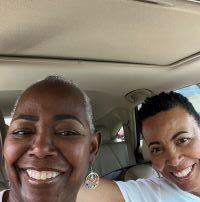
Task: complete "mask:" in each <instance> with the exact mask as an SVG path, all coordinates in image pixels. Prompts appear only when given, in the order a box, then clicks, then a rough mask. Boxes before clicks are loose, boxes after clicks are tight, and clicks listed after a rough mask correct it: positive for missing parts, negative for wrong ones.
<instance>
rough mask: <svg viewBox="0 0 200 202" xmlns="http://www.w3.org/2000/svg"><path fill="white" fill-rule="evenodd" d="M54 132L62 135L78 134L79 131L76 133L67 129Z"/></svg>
mask: <svg viewBox="0 0 200 202" xmlns="http://www.w3.org/2000/svg"><path fill="white" fill-rule="evenodd" d="M56 134H57V135H60V136H64V137H67V136H77V135H79V133H77V132H75V131H69V130H60V131H57V132H56Z"/></svg>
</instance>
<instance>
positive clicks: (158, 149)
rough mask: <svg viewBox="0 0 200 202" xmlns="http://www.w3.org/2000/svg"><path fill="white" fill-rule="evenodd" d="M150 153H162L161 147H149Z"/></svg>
mask: <svg viewBox="0 0 200 202" xmlns="http://www.w3.org/2000/svg"><path fill="white" fill-rule="evenodd" d="M150 153H151V154H152V155H159V154H161V153H162V148H161V147H154V148H151V149H150Z"/></svg>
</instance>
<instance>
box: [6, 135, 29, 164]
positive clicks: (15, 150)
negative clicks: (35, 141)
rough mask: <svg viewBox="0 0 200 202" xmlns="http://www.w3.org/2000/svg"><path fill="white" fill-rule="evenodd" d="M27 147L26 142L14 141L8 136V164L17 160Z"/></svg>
mask: <svg viewBox="0 0 200 202" xmlns="http://www.w3.org/2000/svg"><path fill="white" fill-rule="evenodd" d="M25 148H26V144H25V143H23V144H22V143H21V142H18V141H14V140H12V139H11V138H9V137H7V138H6V140H5V143H4V158H5V161H6V162H7V165H11V164H13V163H15V162H16V161H17V159H18V158H19V157H20V156H21V155H23V153H24V150H25Z"/></svg>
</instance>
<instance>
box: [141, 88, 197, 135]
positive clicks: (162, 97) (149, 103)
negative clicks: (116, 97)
mask: <svg viewBox="0 0 200 202" xmlns="http://www.w3.org/2000/svg"><path fill="white" fill-rule="evenodd" d="M176 106H180V107H182V108H183V109H184V110H186V111H187V112H188V113H189V114H190V115H192V116H193V117H194V119H195V120H196V121H197V123H198V124H199V125H200V116H199V114H198V113H197V112H196V110H195V109H194V107H193V105H192V103H191V102H189V100H188V99H187V98H186V97H184V96H183V95H181V94H179V93H176V92H173V91H171V92H168V93H166V92H162V93H160V94H158V95H154V96H152V97H148V98H147V99H146V100H145V101H144V103H143V104H142V106H141V108H140V110H139V112H138V119H139V120H138V121H139V123H138V124H139V131H140V132H142V122H143V121H144V120H145V119H147V118H149V117H151V116H154V115H156V114H157V113H159V112H161V111H167V110H169V109H171V108H173V107H176Z"/></svg>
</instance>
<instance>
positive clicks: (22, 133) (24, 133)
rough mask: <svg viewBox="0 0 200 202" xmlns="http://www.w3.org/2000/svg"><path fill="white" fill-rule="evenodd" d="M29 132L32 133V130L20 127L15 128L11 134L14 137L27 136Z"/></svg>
mask: <svg viewBox="0 0 200 202" xmlns="http://www.w3.org/2000/svg"><path fill="white" fill-rule="evenodd" d="M30 134H32V131H30V130H25V129H20V130H16V131H14V132H12V135H14V136H16V137H23V136H28V135H30Z"/></svg>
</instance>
